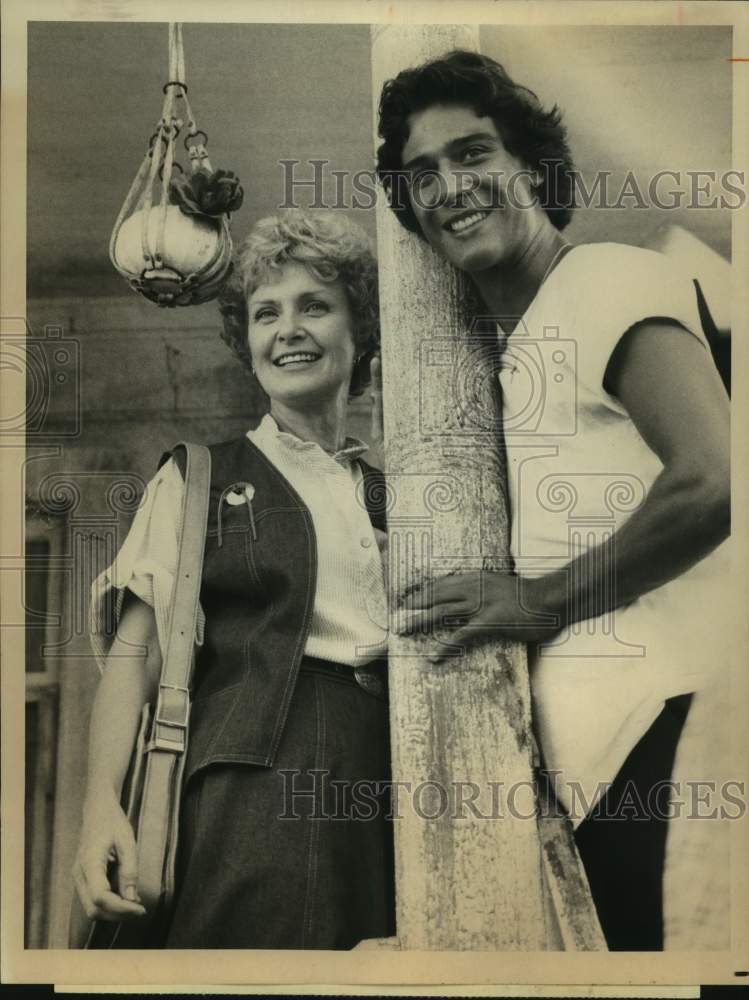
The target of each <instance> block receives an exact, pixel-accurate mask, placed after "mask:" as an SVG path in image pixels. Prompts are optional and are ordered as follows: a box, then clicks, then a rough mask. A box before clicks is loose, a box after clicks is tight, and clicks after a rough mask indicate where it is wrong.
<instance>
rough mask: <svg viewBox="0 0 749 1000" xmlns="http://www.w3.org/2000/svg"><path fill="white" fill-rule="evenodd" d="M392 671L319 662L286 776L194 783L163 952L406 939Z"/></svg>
mask: <svg viewBox="0 0 749 1000" xmlns="http://www.w3.org/2000/svg"><path fill="white" fill-rule="evenodd" d="M382 666H383V665H382V664H380V665H379V669H377V668H374V667H373V668H372V669H371V670H370V669H366V670H364V671H360V672H359V674H358V676H359V679H358V680H357V675H355V673H354V670H353V668H351V667H344V666H341V665H337V664H330V663H327V662H326V661H322V660H311V659H309V658H305V659H304V660H303V661H302V668H301V670H300V673H299V677H298V680H297V685H296V688H295V691H294V695H293V698H292V701H291V705H290V709H289V715H288V718H287V721H286V725H285V728H284V731H283V734H282V737H281V741H280V744H279V748H278V753H277V754H276V759H275V762H274V764H273V766H272V767H268V768H266V767H255V766H252V765H248V764H213V765H211V766H209V767H207V768H205V769H204V770H202V771H200V772H198V773H197V774H195V775H194V776H193V777H192V778H191V779H190V781H189V782H188V784H187V786H186V788H185V789H184V794H183V802H182V815H181V827H180V834H179V853H178V862H177V884H176V893H175V900H174V905H173V907H172V911H171V913H170V914H169V915H168V919H167V923H166V925H165V928H164V929H163V931H162V934H163V937H161V935H160V937H161V940H160V941H159V945H160V946H162V947H165V948H320V949H349V948H353V947H354V946H355V945H356V944H358V942H359V941H361V940H363V939H364V938H377V937H389V936H391V935H393V934H394V933H395V918H394V873H393V843H392V823H391V821H390V819H389V802H390V796H389V779H390V751H389V739H388V705H387V693H386V690H385V688H384V685H383V684H382V682H381V680H380V678H381V677H383V676H386V671H383V670H382ZM248 724H251V722H248ZM157 946H158V945H157Z"/></svg>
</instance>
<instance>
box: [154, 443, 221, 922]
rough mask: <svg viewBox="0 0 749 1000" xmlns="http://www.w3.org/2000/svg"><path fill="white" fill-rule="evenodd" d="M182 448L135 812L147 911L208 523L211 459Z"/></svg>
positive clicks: (170, 862) (163, 902) (181, 728)
mask: <svg viewBox="0 0 749 1000" xmlns="http://www.w3.org/2000/svg"><path fill="white" fill-rule="evenodd" d="M177 447H181V448H184V450H185V452H186V458H187V461H186V466H185V477H184V478H185V489H184V497H183V501H182V535H181V540H180V549H179V559H178V562H177V572H176V574H175V577H174V588H173V591H172V606H171V613H170V618H169V632H168V636H167V641H166V644H165V649H164V656H163V661H162V667H161V678H160V683H159V693H158V697H157V700H156V710H155V712H154V717H153V724H152V727H151V735H150V739H149V740H148V744H147V746H146V755H147V758H148V759H147V763H146V768H145V777H144V781H143V791H142V796H141V802H140V814H139V817H138V824H137V826H138V829H137V834H136V841H137V844H138V893H139V895H140V899H141V902H142V903H143V905H144V906H145V908H146V913H147V914H148V915H149V917H153V916H154V915H155V914H156V913H158V912H159V910H160V909H161V908H168V906H169V904H170V902H171V898H172V895H173V892H174V871H175V859H176V849H177V826H178V823H179V799H180V787H181V783H182V774H183V770H184V763H185V757H186V754H185V750H186V749H187V726H188V722H189V719H190V681H191V679H192V667H193V658H194V654H195V623H196V618H197V610H198V600H199V597H200V580H201V576H202V572H203V550H204V547H205V532H206V525H207V522H208V498H209V494H210V481H211V476H210V465H211V457H210V452H209V451H208V449H207V448H205V447H203V446H202V445H191V444H180V445H178V446H177Z"/></svg>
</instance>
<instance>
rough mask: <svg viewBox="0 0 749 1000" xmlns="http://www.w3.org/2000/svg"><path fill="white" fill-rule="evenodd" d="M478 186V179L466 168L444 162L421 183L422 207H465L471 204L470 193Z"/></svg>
mask: <svg viewBox="0 0 749 1000" xmlns="http://www.w3.org/2000/svg"><path fill="white" fill-rule="evenodd" d="M477 186H478V179H477V178H476V176H475V175H474V174H473V173H472V172H471V171H470V170H467V169H462V170H461V169H460V168H457V167H455V166H454V165H453V164H450V163H445V164H440V166H439V167H438V168H437V169H435V170H433V171H430V175H429V180H428V182H427V183H423V184H422V189H421V197H422V201H423V205H424V208H428V209H435V208H453V209H455V208H466V207H470V205H471V194H472V192H473V191H474V190H475V189H476V187H477Z"/></svg>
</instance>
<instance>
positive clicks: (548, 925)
mask: <svg viewBox="0 0 749 1000" xmlns="http://www.w3.org/2000/svg"><path fill="white" fill-rule="evenodd" d="M372 31H373V35H372V73H373V96H374V101H375V104H376V103H377V101H378V100H379V95H380V91H381V89H382V84H383V82H384V81H385V80H386V79H388V78H391V77H393V76H395V75H396V74H397V72H398V71H399V70H400V69H402V68H404V67H406V66H413V65H417V64H418V63H421V62H423V61H425V60H426V59H428V58H431V57H433V56H437V55H439V54H441V53H444V52H445V51H447V50H449V49H452V48H472V49H476V48H477V47H478V31H477V29H474V28H471V27H466V26H453V25H428V26H427V25H418V26H414V27H410V26H396V25H393V26H389V25H385V26H379V25H378V26H375V27H374V28H373V29H372ZM375 120H376V114H375ZM377 239H378V250H379V260H380V302H381V309H382V358H383V375H384V400H383V402H384V411H385V441H386V448H385V458H386V463H385V464H386V469H387V473H388V477H389V489H390V491H391V493H390V496H389V500H388V502H389V506H390V509H389V515H388V521H389V533H390V560H391V561H390V570H391V572H390V582H391V587H392V588H393V590H394V591H395V592H398V591H400V590H401V589H402V587H403V586H404V584H407V583H408V582H414V581H415V580H420V579H427V580H428V579H429V578H430V577H431V578H435V577H439V576H442V575H444V574H445V573H446V572H451V571H452V572H455V571H457V572H460V571H461V570H464V569H471V568H478V567H480V566H483V567H484V568H486V569H491V568H500V567H503V566H506V565H507V563H506V553H507V538H508V524H507V511H506V507H505V500H504V481H505V475H504V456H503V452H502V449H501V423H500V408H499V399H498V388H497V380H496V378H495V377H494V374H493V370H492V360H491V354H492V352H491V350H489V349H487V342H486V339H482V338H481V337H476V336H471V334H470V332H469V329H468V326H467V323H466V321H465V319H464V318H463V313H464V309H463V307H462V300H463V293H462V287H461V283H462V279H461V277H460V276H459V275H458V274H457V273H456V272H455V271H454V270H453V269H452V267H450V266H449V265H448V264H446V263H445V262H443V261H442V260H440V259H438V258H437V256H436V255H435V254H434V253H433V252H432V251H431V249H430V248H429V247H427V246H426V245H425V244H423V243H422V242H421V241H420V240H418V239H417V238H416V237H415V236H412V235H411V234H410V233H407V232H406V231H405V230H403V229H402V228H401V227H400V226H399V224H398V222H397V220H396V219H395V217H394V215H393V214H392V212H391V211H390V210H389V208H388V207H387V205H386V202H385V198H384V195H382V194H381V197H380V203H379V205H378V208H377ZM428 642H429V640H428V638H426V637H416V638H415V639H411V638H409V639H398V638H393V639H392V640H391V647H390V656H391V661H390V690H391V722H392V736H391V739H392V752H393V768H394V774H393V778H394V781H396V782H407V783H410V786H411V791H410V792H408V791H407V790H405V789H404V790H403V791H402V792H401V794H400V795H399V810H398V811H399V814H400V817H401V818H399V819H397V820H396V821H395V844H396V884H397V935H398V945H399V947H402V948H409V949H412V948H418V949H476V950H510V949H517V950H535V949H544V948H548V947H559V941H558V938H557V934H556V931H555V921H554V920H553V918H552V917H551V916H550V914H549V912H548V908H547V906H546V904H545V893H544V881H543V874H542V853H541V847H540V841H539V836H538V830H537V824H536V821H535V818H532V817H533V808H534V796H533V794H532V792H531V791H530V785H531V782H532V777H533V775H532V763H533V762H532V739H531V736H530V693H529V686H528V672H527V665H526V657H525V649H524V647H521V646H518V645H510V644H505V643H499V642H497V643H494V644H491V645H483V646H482V647H481V648H478V649H472V650H471V651H470V652H468V653H467V654H466V655H465V656H455V657H452V658H450V659H448V660H447V661H444V662H442V663H440V664H437V665H433V664H430V663H429V662H428V661H426V660H425V659H424V658H423V656H421V655H420V651H422V650H423V648H424V646H425V644H428ZM425 782H428V783H430V782H434V784H433V785H432V784H423V783H425ZM499 783H502V784H501V785H500V784H499ZM474 786H477V787H478V797H477V798H476V799H475V802H474V803H473V805H475V807H476V808H475V810H473V809H472V808H469V807H467V806H466V805H465V800H467V799H468V798H470V796H471V794H472V792H471V789H472V788H473V787H474ZM512 787H515V788H517V789H518V791H517V794H516V795H515V801H514V803H513V805H514V809H508V802H507V801H506V793H507V790H508V789H509V788H512ZM419 789H420V790H419ZM498 812H501V814H502V818H501V819H496V818H495V819H492V818H482V816H481V815H475V814H474V813H480V814H483V816H488V817H491V816H494V815H496V814H497V813H498ZM512 812H514V813H515V815H512ZM521 815H524V816H525V817H529V816H530V818H521ZM427 816H436V817H437V818H434V819H430V818H426V817H427Z"/></svg>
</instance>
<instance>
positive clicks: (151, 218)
mask: <svg viewBox="0 0 749 1000" xmlns="http://www.w3.org/2000/svg"><path fill="white" fill-rule="evenodd" d="M183 129H184V130H185V134H184V148H185V150H186V151H187V157H188V159H189V162H190V169H189V172H186V171H185V170H184V169H183V168H182V166H181V165H180V163H179V162H178V160H177V153H178V147H177V140H178V139H179V137H180V135H181V134H182V131H183ZM207 142H208V136H207V135H206V133H205V132H203V131H202V130H201V129H199V128H198V126H197V124H196V122H195V117H194V115H193V113H192V109H191V107H190V102H189V101H188V99H187V84H186V83H185V57H184V52H183V49H182V26H181V25H180V24H170V25H169V78H168V80H167V82H166V83H165V84H164V105H163V109H162V113H161V119H160V121H159V123H158V124H157V126H156V129H155V131H154V133H153V135H152V136H151V138H150V140H149V143H148V149H147V150H146V155H145V157H144V159H143V162H142V163H141V165H140V168H139V170H138V173H137V174H136V176H135V180H134V181H133V183H132V186H131V188H130V191H129V192H128V195H127V198H125V203H124V204H123V206H122V208H121V209H120V214H119V216H118V217H117V222H116V223H115V226H114V229H113V230H112V237H111V239H110V241H109V256H110V259H111V261H112V263H113V264H114V266H115V267H116V268H117V270H118V271H119V273H120V274H121V275H122V276H123V277H124V278H126V279H127V281H128V282H129V284H130V286H131V288H134V289H135V290H136V291H138V292H140V293H141V294H142V295H145V297H146V298H148V299H150V300H151V301H152V302H157V303H158V304H159V305H160V306H190V305H197V304H199V303H201V302H208V301H209V300H210V299H214V298H216V296H217V295H218V294H219V292H220V290H221V287H222V285H223V283H224V281H225V279H226V277H227V276H228V273H229V270H230V269H231V256H232V242H231V236H230V234H229V214H230V213H231V212H234V211H236V210H237V209H238V208H239V207H240V205H241V204H242V196H243V195H242V188H241V186H240V184H239V181H238V179H237V178H236V177H235V176H234V174H233V173H232V172H231V171H230V170H215V171H214V170H213V168H212V166H211V163H210V160H209V159H208V151H207V149H206V144H207ZM175 170H177V171H178V173H177V176H176V177H175V176H174V172H175Z"/></svg>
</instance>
